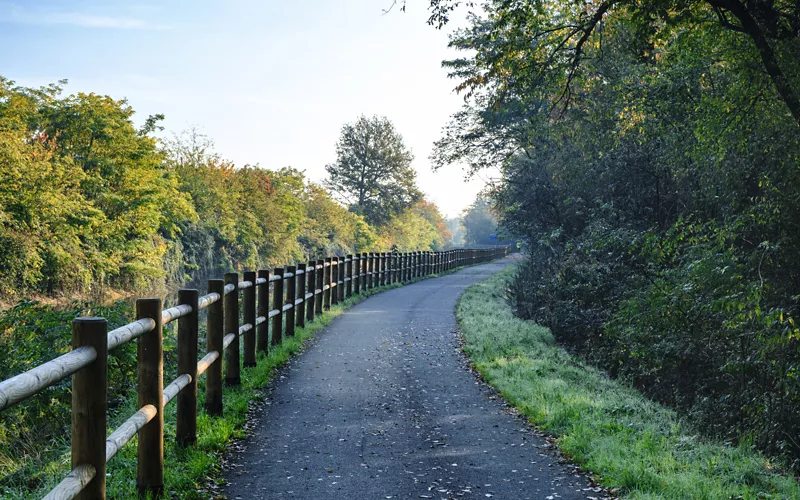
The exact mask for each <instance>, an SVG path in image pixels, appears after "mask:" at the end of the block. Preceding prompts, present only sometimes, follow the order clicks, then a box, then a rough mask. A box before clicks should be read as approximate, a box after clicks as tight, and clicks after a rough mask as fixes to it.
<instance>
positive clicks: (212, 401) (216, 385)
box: [206, 280, 225, 416]
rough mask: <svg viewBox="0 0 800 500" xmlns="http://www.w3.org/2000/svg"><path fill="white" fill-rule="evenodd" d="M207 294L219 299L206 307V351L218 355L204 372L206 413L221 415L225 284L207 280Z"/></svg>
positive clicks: (219, 281)
mask: <svg viewBox="0 0 800 500" xmlns="http://www.w3.org/2000/svg"><path fill="white" fill-rule="evenodd" d="M208 293H216V294H217V295H219V299H218V300H217V301H216V302H214V303H213V304H210V305H209V306H208V308H207V309H208V319H207V320H206V351H207V352H213V351H216V352H217V353H219V356H217V359H216V360H214V362H213V363H211V366H209V367H208V370H206V412H207V413H208V414H209V415H213V416H219V415H222V339H223V337H224V336H225V335H224V334H223V333H222V332H223V331H224V328H225V323H224V313H223V307H222V297H223V294H224V293H225V282H224V281H222V280H208Z"/></svg>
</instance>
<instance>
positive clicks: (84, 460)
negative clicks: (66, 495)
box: [71, 317, 108, 500]
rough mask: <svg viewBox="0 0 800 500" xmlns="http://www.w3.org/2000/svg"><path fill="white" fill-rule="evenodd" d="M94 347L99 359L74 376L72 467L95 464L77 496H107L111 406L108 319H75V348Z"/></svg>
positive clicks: (83, 497)
mask: <svg viewBox="0 0 800 500" xmlns="http://www.w3.org/2000/svg"><path fill="white" fill-rule="evenodd" d="M87 346H88V347H92V348H93V349H94V350H95V352H96V353H97V358H95V360H94V361H93V362H92V364H90V365H89V366H87V367H86V368H83V369H81V370H78V371H77V372H75V374H74V375H73V376H72V460H71V463H72V468H73V469H74V468H75V467H77V466H79V465H91V466H92V467H94V470H95V474H94V479H92V480H91V481H89V484H87V485H86V487H85V488H84V489H83V491H81V492H80V493H79V494H78V496H77V497H75V498H78V499H81V500H90V499H91V500H94V499H98V498H99V499H105V498H106V410H107V407H108V321H106V320H105V319H104V318H87V317H84V318H75V319H74V320H73V321H72V348H73V349H77V348H79V347H87Z"/></svg>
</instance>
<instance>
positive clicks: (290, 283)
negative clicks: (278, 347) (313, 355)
mask: <svg viewBox="0 0 800 500" xmlns="http://www.w3.org/2000/svg"><path fill="white" fill-rule="evenodd" d="M296 273H297V267H295V266H289V267H287V268H286V274H288V275H289V276H288V277H287V278H286V300H285V302H286V304H287V305H291V306H292V307H291V309H289V310H287V311H286V336H287V337H294V317H295V311H294V307H295V305H294V303H295V301H296V300H297V276H296V275H295V274H296Z"/></svg>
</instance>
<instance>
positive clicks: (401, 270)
mask: <svg viewBox="0 0 800 500" xmlns="http://www.w3.org/2000/svg"><path fill="white" fill-rule="evenodd" d="M397 260H398V262H399V265H398V270H397V273H398V274H397V281H399V282H400V283H403V282H404V281H405V280H406V258H405V253H400V254H398V255H397Z"/></svg>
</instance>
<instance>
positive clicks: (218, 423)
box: [0, 269, 456, 500]
mask: <svg viewBox="0 0 800 500" xmlns="http://www.w3.org/2000/svg"><path fill="white" fill-rule="evenodd" d="M455 271H456V270H455V269H454V270H452V271H448V272H447V273H442V274H439V275H430V276H425V277H419V278H415V279H413V280H410V281H407V282H405V283H404V284H400V283H395V284H392V285H386V286H383V287H379V288H374V289H372V290H368V291H364V290H362V292H361V293H360V294H359V295H356V296H353V297H350V298H348V299H346V300H345V301H343V302H340V303H339V304H337V305H334V306H332V307H331V309H330V310H329V311H325V312H324V314H322V315H316V316H315V319H314V322H312V323H308V324H307V325H306V327H305V328H300V327H297V328H296V329H295V335H294V337H284V338H283V342H282V343H281V344H280V345H278V346H272V347H271V349H270V352H269V355H267V356H265V355H264V354H263V353H259V354H258V360H257V361H258V362H257V365H256V366H254V367H251V368H244V367H243V368H242V369H241V385H239V386H236V387H224V390H223V415H222V416H221V417H210V416H209V415H207V414H206V413H205V411H204V410H203V409H202V408H203V406H204V403H205V377H201V378H200V379H199V381H198V385H199V390H198V405H199V407H200V409H199V411H198V417H197V441H198V442H197V446H196V447H191V448H181V447H179V446H177V445H176V443H175V421H176V406H175V404H174V402H173V403H171V404H170V405H168V406H167V407H166V408H165V409H164V424H165V429H164V434H165V440H164V444H165V448H164V464H165V467H164V491H165V493H166V495H168V496H169V497H172V498H182V499H199V498H215V497H217V496H218V495H219V491H218V486H219V485H220V484H221V482H222V480H221V478H220V472H221V464H222V455H223V453H224V452H225V450H226V448H227V447H228V446H229V445H230V444H231V443H232V442H233V441H234V440H236V439H240V438H243V437H244V436H245V432H244V424H245V422H246V419H247V415H248V411H249V410H250V408H251V405H252V404H253V402H255V401H256V400H258V399H260V398H261V396H262V392H261V389H262V388H264V387H265V386H266V385H267V383H269V381H270V380H271V379H272V378H273V376H274V375H275V373H276V370H277V369H278V368H279V367H281V366H282V365H284V364H285V363H286V362H287V361H288V360H289V359H290V358H291V357H292V356H294V355H295V354H297V353H298V352H300V351H301V350H302V349H303V348H304V346H305V345H306V344H307V341H309V340H310V339H312V338H313V337H314V336H315V334H316V332H318V331H319V330H321V329H323V328H325V327H326V326H327V325H329V324H330V322H331V321H332V320H333V319H335V318H336V317H338V316H339V315H341V314H342V313H343V312H344V311H345V310H347V309H348V308H350V307H352V306H353V305H355V304H357V303H359V302H361V301H363V300H365V299H366V298H368V297H370V296H372V295H374V294H376V293H380V292H382V291H386V290H389V289H392V288H398V287H401V286H404V285H405V284H409V283H413V282H416V281H420V280H423V279H427V278H432V277H436V276H441V275H443V274H449V273H451V272H455ZM203 323H204V322H202V321H201V328H202V327H204V325H203ZM203 334H204V332H201V335H203ZM164 337H165V346H164V351H165V359H167V360H169V359H173V358H174V356H172V354H174V352H173V351H174V349H175V346H174V334H173V332H172V331H171V329H168V328H165V332H164ZM165 363H166V364H167V366H165V374H164V379H165V385H166V384H167V383H169V381H170V380H172V379H173V378H174V376H175V366H174V363H168V361H165ZM135 411H136V393H135V391H133V392H132V393H131V394H130V395H129V397H128V399H127V400H126V401H125V403H124V404H123V406H122V408H120V409H119V411H117V412H115V414H114V415H112V416H111V417H110V419H109V423H110V428H111V429H114V428H116V427H117V426H119V424H121V423H122V422H123V421H124V420H125V419H126V418H127V417H128V416H129V415H131V414H133V413H134V412H135ZM110 432H111V430H109V433H110ZM0 433H2V427H0ZM69 462H70V456H69V438H68V437H66V438H64V439H59V440H57V441H56V442H53V443H51V444H50V446H48V447H47V448H46V449H45V450H42V454H41V455H40V456H38V457H26V458H24V459H22V460H20V461H18V462H16V463H13V464H12V463H9V464H4V470H5V471H10V473H9V472H7V476H6V477H7V478H9V477H11V476H13V477H14V478H15V479H14V480H13V481H3V483H4V484H3V483H0V497H2V498H3V499H6V498H7V499H14V500H17V499H28V498H41V497H42V496H44V495H45V494H46V493H47V492H48V491H50V490H51V489H52V488H53V487H54V486H55V485H56V484H58V482H59V481H61V479H63V477H64V476H65V475H66V473H67V472H68V471H69ZM136 463H137V447H136V437H134V438H133V439H132V440H131V441H130V442H129V443H128V444H127V445H126V446H124V447H123V448H122V449H121V450H120V451H119V452H118V453H117V454H116V455H115V456H114V458H113V459H112V460H111V461H110V462H109V464H108V468H107V478H106V480H107V496H108V498H137V491H136ZM0 465H2V464H0ZM33 477H35V478H36V479H35V480H33V481H32V480H30V478H33ZM21 478H29V480H27V481H26V480H25V479H21Z"/></svg>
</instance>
